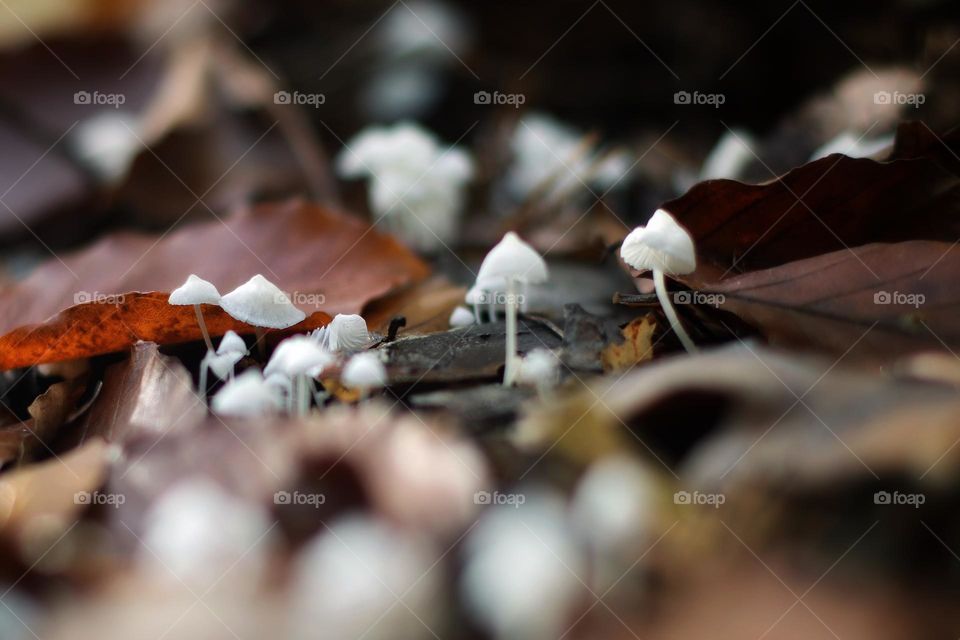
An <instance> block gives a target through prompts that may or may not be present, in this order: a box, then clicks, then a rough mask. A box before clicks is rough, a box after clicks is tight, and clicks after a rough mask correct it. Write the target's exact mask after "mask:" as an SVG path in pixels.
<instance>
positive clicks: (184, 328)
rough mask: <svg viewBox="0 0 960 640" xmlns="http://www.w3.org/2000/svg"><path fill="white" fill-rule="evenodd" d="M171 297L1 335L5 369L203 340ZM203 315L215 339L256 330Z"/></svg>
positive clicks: (83, 309) (208, 312) (83, 310)
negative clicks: (151, 344) (150, 344)
mask: <svg viewBox="0 0 960 640" xmlns="http://www.w3.org/2000/svg"><path fill="white" fill-rule="evenodd" d="M21 295H22V294H21ZM169 295H170V294H168V293H158V292H153V293H129V294H124V295H123V296H122V298H120V297H118V298H117V300H118V302H116V303H112V304H111V303H99V302H87V303H84V304H79V305H76V306H72V307H69V308H68V309H66V310H64V311H63V312H61V313H58V314H57V315H55V316H54V317H52V318H51V319H50V320H48V321H46V322H44V323H42V324H38V325H28V326H22V327H19V328H17V329H14V330H13V331H11V332H9V333H7V334H6V335H3V336H0V369H12V368H14V367H26V366H31V365H35V364H40V363H44V362H56V361H59V360H69V359H73V358H84V357H88V356H93V355H97V354H102V353H112V352H114V351H122V350H123V349H126V348H127V347H129V346H131V345H133V344H136V343H137V342H138V341H141V340H142V341H144V342H156V343H157V344H172V343H177V342H190V341H194V340H199V339H200V328H199V326H198V325H197V318H196V316H195V315H194V312H193V307H188V306H173V305H169V304H167V298H168V297H169ZM0 298H2V295H0ZM119 300H122V301H119ZM203 317H204V321H205V322H206V324H207V328H208V329H209V331H210V333H211V335H223V334H224V333H226V332H227V331H228V330H233V331H236V332H237V333H242V334H250V333H253V331H254V328H253V327H251V326H250V325H248V324H245V323H242V322H239V321H237V320H234V319H233V318H231V317H230V316H229V315H227V313H226V312H225V311H223V310H222V309H220V308H219V307H213V306H209V305H204V310H203ZM329 321H330V316H328V315H327V314H326V313H324V312H322V311H317V312H316V313H314V314H313V315H311V316H308V317H307V318H306V319H305V320H304V321H303V322H300V323H299V324H296V325H294V326H292V327H290V328H289V329H285V330H284V332H293V331H300V332H302V331H308V330H310V329H315V328H317V327H321V326H323V325H325V324H327V323H328V322H329Z"/></svg>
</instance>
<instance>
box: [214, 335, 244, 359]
mask: <svg viewBox="0 0 960 640" xmlns="http://www.w3.org/2000/svg"><path fill="white" fill-rule="evenodd" d="M225 353H239V354H241V355H244V356H245V355H247V353H248V351H247V344H246V343H245V342H244V341H243V338H241V337H240V336H238V335H237V333H236V332H235V331H227V332H226V333H225V334H223V338H221V340H220V346H219V347H217V355H218V356H222V355H223V354H225Z"/></svg>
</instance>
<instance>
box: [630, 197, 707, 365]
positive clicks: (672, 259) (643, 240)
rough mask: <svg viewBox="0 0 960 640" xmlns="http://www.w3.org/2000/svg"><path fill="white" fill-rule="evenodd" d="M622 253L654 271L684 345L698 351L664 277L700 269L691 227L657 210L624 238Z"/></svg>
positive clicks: (659, 292)
mask: <svg viewBox="0 0 960 640" xmlns="http://www.w3.org/2000/svg"><path fill="white" fill-rule="evenodd" d="M620 256H621V257H622V258H623V261H624V262H626V263H627V264H628V265H630V266H631V267H633V268H634V269H639V270H641V271H644V270H648V269H649V270H651V271H653V282H654V285H655V287H656V290H657V298H658V299H659V300H660V306H661V307H663V312H664V313H665V314H666V316H667V318H668V319H669V320H670V326H671V327H672V328H673V331H674V332H675V333H676V334H677V337H678V338H680V342H681V343H682V344H683V347H684V348H685V349H686V350H687V351H689V352H690V353H695V352H696V351H697V346H696V345H695V344H694V343H693V340H691V339H690V336H689V335H687V332H686V330H685V329H684V328H683V325H682V324H681V323H680V318H679V317H678V316H677V312H676V310H675V309H674V308H673V304H672V303H671V302H670V294H669V292H668V291H667V284H666V282H665V281H664V277H663V274H664V273H669V274H671V275H683V274H686V273H692V272H693V271H695V270H696V268H697V255H696V251H695V250H694V247H693V238H691V237H690V234H689V233H687V230H686V229H684V228H683V227H681V226H680V223H678V222H677V221H676V219H674V217H673V216H672V215H670V214H669V213H668V212H666V211H664V210H663V209H657V210H656V212H655V213H654V214H653V217H651V218H650V221H649V222H648V223H647V225H646V226H645V227H637V228H636V229H634V230H633V231H631V232H630V234H629V235H628V236H627V237H626V238H625V239H624V241H623V244H622V245H621V247H620Z"/></svg>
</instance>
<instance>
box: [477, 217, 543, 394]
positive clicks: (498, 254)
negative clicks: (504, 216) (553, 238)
mask: <svg viewBox="0 0 960 640" xmlns="http://www.w3.org/2000/svg"><path fill="white" fill-rule="evenodd" d="M500 280H506V285H507V286H506V290H507V291H506V307H507V327H506V358H505V370H504V374H503V384H504V385H507V386H509V385H512V384H513V383H514V381H515V380H516V375H517V360H518V357H517V307H518V297H519V294H518V292H517V288H518V285H519V284H520V283H541V282H545V281H546V280H547V263H546V262H544V260H543V258H541V257H540V254H539V253H537V251H536V249H534V248H533V247H531V246H530V245H529V244H527V243H526V242H524V241H523V240H521V239H520V236H518V235H517V234H515V233H514V232H512V231H508V232H507V233H506V235H504V236H503V239H502V240H501V241H500V242H499V243H497V245H496V246H495V247H494V248H493V249H491V250H490V252H489V253H488V254H487V255H486V257H484V259H483V262H482V263H481V264H480V270H479V271H478V272H477V286H479V287H480V288H482V289H486V288H488V287H489V286H490V284H489V283H494V282H496V283H499V281H500Z"/></svg>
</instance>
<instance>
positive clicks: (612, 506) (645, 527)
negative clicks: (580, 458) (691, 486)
mask: <svg viewBox="0 0 960 640" xmlns="http://www.w3.org/2000/svg"><path fill="white" fill-rule="evenodd" d="M656 503H657V485H656V482H655V480H654V478H653V476H652V475H651V474H650V472H648V471H647V470H646V469H645V468H644V467H643V466H641V465H640V463H639V462H636V461H635V460H633V459H631V458H630V457H628V456H624V455H612V456H607V457H605V458H602V459H601V460H600V461H598V462H596V463H594V464H593V465H591V466H590V468H589V470H588V471H587V473H586V474H584V476H583V478H582V479H581V480H580V483H579V485H578V486H577V490H576V492H575V493H574V497H573V502H572V503H571V517H572V519H573V523H574V528H575V529H576V530H577V533H578V534H579V535H580V537H581V539H582V540H583V541H584V542H586V543H587V544H588V545H589V546H590V547H591V548H592V549H593V550H594V551H595V552H598V553H604V554H615V553H617V552H621V551H625V550H629V548H630V545H631V544H632V543H633V544H635V543H636V542H637V541H640V540H643V539H644V538H645V536H647V535H648V534H649V533H650V528H651V526H652V525H653V524H654V523H655V521H656V516H657V513H656Z"/></svg>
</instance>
